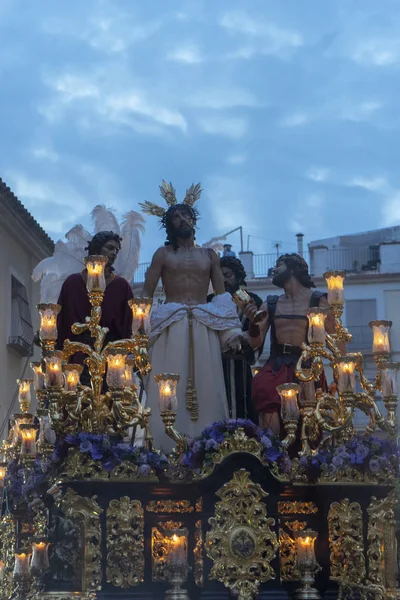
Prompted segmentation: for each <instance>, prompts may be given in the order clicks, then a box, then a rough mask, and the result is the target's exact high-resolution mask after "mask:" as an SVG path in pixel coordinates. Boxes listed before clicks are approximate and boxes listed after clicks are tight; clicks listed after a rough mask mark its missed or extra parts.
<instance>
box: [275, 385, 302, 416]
mask: <svg viewBox="0 0 400 600" xmlns="http://www.w3.org/2000/svg"><path fill="white" fill-rule="evenodd" d="M276 390H277V392H278V394H279V396H280V397H281V417H282V421H283V422H284V423H287V422H288V421H298V419H299V405H298V401H297V399H298V394H299V390H300V386H299V384H298V383H282V384H281V385H278V386H277V388H276Z"/></svg>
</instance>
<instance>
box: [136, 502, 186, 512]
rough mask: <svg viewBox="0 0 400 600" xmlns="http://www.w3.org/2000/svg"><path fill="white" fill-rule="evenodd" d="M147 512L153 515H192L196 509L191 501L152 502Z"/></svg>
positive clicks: (148, 505)
mask: <svg viewBox="0 0 400 600" xmlns="http://www.w3.org/2000/svg"><path fill="white" fill-rule="evenodd" d="M146 510H147V512H152V513H191V512H193V511H194V507H193V506H192V505H191V503H190V500H150V502H149V503H148V504H147V506H146Z"/></svg>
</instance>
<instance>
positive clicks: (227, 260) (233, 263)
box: [220, 256, 247, 286]
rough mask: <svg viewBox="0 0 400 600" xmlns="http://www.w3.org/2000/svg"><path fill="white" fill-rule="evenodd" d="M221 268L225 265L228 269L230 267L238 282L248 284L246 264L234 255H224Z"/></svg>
mask: <svg viewBox="0 0 400 600" xmlns="http://www.w3.org/2000/svg"><path fill="white" fill-rule="evenodd" d="M220 264H221V268H222V267H225V268H226V269H230V270H231V271H233V273H234V274H235V277H236V282H237V284H238V285H239V286H240V285H247V284H246V277H247V274H246V271H245V270H244V266H243V264H242V263H241V261H240V260H239V259H238V258H235V257H233V256H223V257H222V258H221V260H220Z"/></svg>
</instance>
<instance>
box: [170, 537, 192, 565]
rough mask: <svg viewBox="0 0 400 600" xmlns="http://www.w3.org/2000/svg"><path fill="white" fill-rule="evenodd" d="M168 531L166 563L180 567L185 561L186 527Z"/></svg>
mask: <svg viewBox="0 0 400 600" xmlns="http://www.w3.org/2000/svg"><path fill="white" fill-rule="evenodd" d="M168 533H169V539H170V544H169V551H168V559H167V561H168V563H169V564H170V565H171V566H174V567H182V566H184V565H185V564H186V563H187V534H188V531H187V529H173V530H171V531H169V532H168ZM171 534H172V535H171Z"/></svg>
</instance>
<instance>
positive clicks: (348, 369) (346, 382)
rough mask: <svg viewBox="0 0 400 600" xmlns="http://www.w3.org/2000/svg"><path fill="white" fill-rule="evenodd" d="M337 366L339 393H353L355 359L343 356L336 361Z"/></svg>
mask: <svg viewBox="0 0 400 600" xmlns="http://www.w3.org/2000/svg"><path fill="white" fill-rule="evenodd" d="M336 364H337V368H338V390H339V393H340V394H345V393H349V392H351V393H355V391H356V373H355V370H356V364H357V362H356V360H355V359H354V358H352V357H351V355H350V356H344V357H343V358H340V359H338V361H337V363H336Z"/></svg>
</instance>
